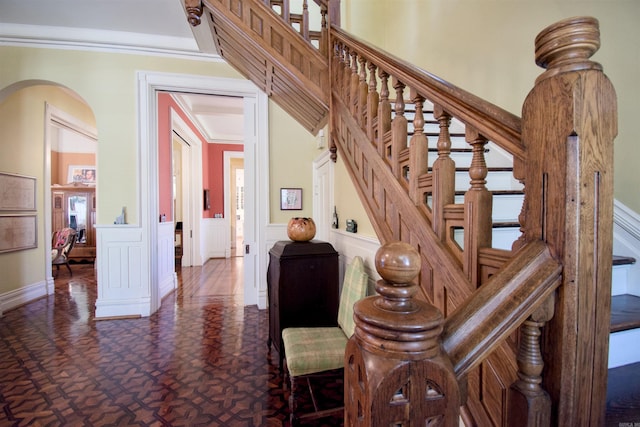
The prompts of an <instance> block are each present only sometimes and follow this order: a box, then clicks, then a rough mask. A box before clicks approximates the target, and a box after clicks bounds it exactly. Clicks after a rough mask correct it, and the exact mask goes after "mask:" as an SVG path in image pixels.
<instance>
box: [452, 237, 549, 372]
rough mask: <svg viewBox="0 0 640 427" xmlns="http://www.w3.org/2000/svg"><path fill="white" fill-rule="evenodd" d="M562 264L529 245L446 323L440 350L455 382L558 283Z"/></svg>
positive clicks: (537, 244)
mask: <svg viewBox="0 0 640 427" xmlns="http://www.w3.org/2000/svg"><path fill="white" fill-rule="evenodd" d="M561 272H562V265H561V264H560V263H558V261H556V260H555V259H553V258H552V256H551V254H550V252H549V249H548V248H547V246H546V245H545V244H544V243H543V242H542V241H540V240H537V241H534V242H531V243H528V244H527V245H526V246H525V247H523V248H522V249H521V250H520V251H518V253H517V254H516V256H515V257H514V258H512V259H511V260H510V261H509V262H508V263H507V264H505V265H504V266H503V268H502V269H500V271H499V273H497V274H496V275H495V276H493V277H492V278H491V280H490V281H489V282H488V283H485V284H484V285H482V286H481V287H480V288H479V289H478V290H476V292H475V293H474V294H473V295H472V296H471V297H470V298H468V299H467V300H466V302H465V303H464V304H463V305H462V306H460V307H459V308H458V309H457V310H456V311H455V312H454V313H452V314H451V315H450V316H449V317H448V318H447V320H446V321H445V325H444V331H443V335H442V342H443V347H444V349H445V351H446V352H447V354H448V355H449V357H450V358H451V362H452V363H453V367H454V371H455V373H456V376H457V377H458V378H462V377H464V376H465V375H466V374H467V373H468V372H469V371H470V370H472V369H473V368H475V367H476V366H478V365H479V364H480V363H482V361H483V360H485V359H486V358H487V356H488V355H489V354H490V353H491V352H492V351H493V350H494V349H495V348H496V347H498V345H500V344H501V343H502V342H503V341H504V340H505V339H506V338H507V337H508V336H509V335H511V334H512V333H513V332H514V331H515V330H516V329H517V328H518V327H519V326H520V325H521V324H522V322H523V321H524V320H525V319H526V318H527V317H529V316H530V315H531V314H532V313H533V312H534V311H535V310H536V309H537V308H538V306H540V304H542V303H543V302H544V300H545V299H546V298H547V297H548V296H549V295H550V294H551V293H552V292H553V291H554V290H555V289H556V288H557V287H558V285H560V278H561V277H560V274H561Z"/></svg>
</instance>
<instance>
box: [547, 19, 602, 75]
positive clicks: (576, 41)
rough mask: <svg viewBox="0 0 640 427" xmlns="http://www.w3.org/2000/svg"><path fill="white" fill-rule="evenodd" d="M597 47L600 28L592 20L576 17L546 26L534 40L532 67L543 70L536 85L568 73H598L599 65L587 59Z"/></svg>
mask: <svg viewBox="0 0 640 427" xmlns="http://www.w3.org/2000/svg"><path fill="white" fill-rule="evenodd" d="M599 48H600V28H599V25H598V20H597V19H595V18H592V17H590V16H580V17H575V18H569V19H565V20H563V21H560V22H557V23H555V24H553V25H550V26H548V27H547V28H545V29H544V30H542V31H541V32H540V34H538V37H536V40H535V49H536V64H537V65H538V66H540V67H542V68H545V69H546V70H547V71H546V72H544V73H543V74H541V75H540V76H539V77H538V78H537V79H536V83H539V82H540V81H542V80H544V79H547V78H549V77H553V76H555V75H557V74H559V73H566V72H568V71H578V70H599V71H602V65H600V64H599V63H597V62H594V61H591V60H590V59H589V58H591V56H592V55H593V54H594V53H596V52H597V50H598V49H599Z"/></svg>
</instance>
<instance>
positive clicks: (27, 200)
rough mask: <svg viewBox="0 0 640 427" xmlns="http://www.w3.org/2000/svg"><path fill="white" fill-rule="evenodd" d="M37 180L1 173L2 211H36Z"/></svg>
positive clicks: (0, 203)
mask: <svg viewBox="0 0 640 427" xmlns="http://www.w3.org/2000/svg"><path fill="white" fill-rule="evenodd" d="M35 210H36V179H35V178H34V177H31V176H24V175H17V174H14V173H6V172H0V211H35Z"/></svg>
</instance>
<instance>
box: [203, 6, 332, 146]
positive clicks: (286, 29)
mask: <svg viewBox="0 0 640 427" xmlns="http://www.w3.org/2000/svg"><path fill="white" fill-rule="evenodd" d="M203 19H206V20H208V22H209V24H210V26H211V28H212V33H213V38H214V42H215V45H216V48H217V50H218V52H219V54H220V56H222V57H223V58H224V59H225V60H226V61H227V62H228V63H229V64H230V65H231V66H233V67H234V68H235V69H236V70H238V71H239V72H240V73H241V74H242V75H244V76H245V77H247V78H248V79H250V80H251V81H252V82H253V83H254V84H255V85H256V86H258V87H259V88H260V89H261V90H262V91H264V92H265V93H266V94H267V95H268V96H269V97H270V98H271V99H272V100H273V101H275V102H276V103H277V104H278V105H279V106H280V107H281V108H282V109H283V110H285V111H286V112H287V113H288V114H289V115H291V116H292V117H293V118H294V119H295V120H296V121H298V122H299V123H300V124H301V125H302V126H304V127H305V129H307V130H308V131H309V132H311V133H312V134H314V135H315V134H317V133H318V131H319V130H320V129H322V128H323V127H324V126H325V125H326V123H327V121H328V117H329V108H328V95H329V90H328V87H329V72H328V69H329V66H328V60H327V58H326V57H323V56H322V55H320V52H319V51H318V49H317V48H315V47H314V46H313V45H312V44H311V43H310V42H309V41H307V40H305V39H304V38H303V37H302V36H301V35H300V33H299V32H297V31H295V30H294V29H293V28H292V27H291V25H289V24H287V23H285V22H284V20H283V19H282V18H281V17H280V16H279V15H278V14H277V13H276V12H275V11H274V10H273V9H271V8H269V7H267V6H266V5H265V4H263V3H261V2H246V1H245V2H228V1H225V2H223V1H220V0H213V1H210V2H207V3H206V5H205V10H204V13H203Z"/></svg>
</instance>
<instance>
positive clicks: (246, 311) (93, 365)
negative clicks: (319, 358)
mask: <svg viewBox="0 0 640 427" xmlns="http://www.w3.org/2000/svg"><path fill="white" fill-rule="evenodd" d="M72 268H73V277H69V274H68V272H67V271H66V270H64V269H63V270H61V271H60V273H59V276H58V279H57V280H56V283H55V294H54V295H52V296H49V297H46V298H42V299H39V300H37V301H34V302H31V303H29V304H26V305H24V306H22V307H19V308H17V309H14V310H11V311H9V312H7V313H5V315H4V317H2V318H1V319H0V406H1V407H2V411H0V426H143V427H144V426H269V427H270V426H274V427H275V426H288V425H289V423H288V417H289V410H288V404H287V398H288V393H287V392H286V391H284V389H283V387H282V375H281V372H280V371H279V369H278V360H277V356H276V355H275V354H274V357H273V358H272V355H271V354H270V352H269V350H268V348H267V345H266V337H267V336H268V318H267V313H266V311H264V310H258V309H257V307H255V306H249V307H244V306H243V303H242V299H243V298H242V297H243V295H242V282H243V280H242V258H231V259H227V260H210V261H209V262H207V263H206V264H205V265H204V266H203V267H190V268H184V269H182V270H181V272H180V274H179V276H178V277H179V289H178V290H177V291H176V292H173V293H171V294H170V295H169V296H167V297H166V298H165V299H164V300H163V302H162V307H161V309H160V310H159V311H158V312H157V313H155V314H154V315H152V316H150V317H149V318H142V319H120V320H102V321H96V320H95V319H94V315H95V299H96V278H95V270H94V268H93V265H91V264H85V265H73V266H72ZM274 359H275V360H274ZM609 382H610V387H609V390H608V394H607V408H608V410H607V420H606V426H612V427H620V426H633V427H638V426H640V363H639V364H635V365H630V366H627V367H622V368H616V369H613V370H610V374H609ZM315 425H327V426H336V425H340V420H336V419H329V420H323V421H320V422H318V423H317V424H315Z"/></svg>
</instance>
